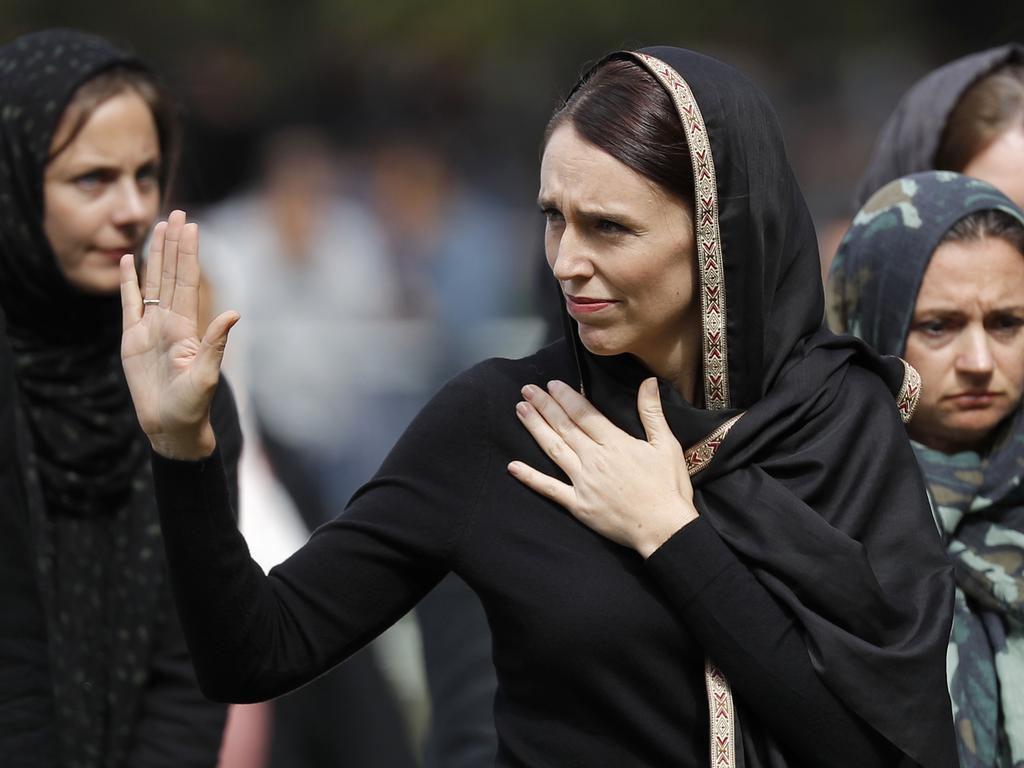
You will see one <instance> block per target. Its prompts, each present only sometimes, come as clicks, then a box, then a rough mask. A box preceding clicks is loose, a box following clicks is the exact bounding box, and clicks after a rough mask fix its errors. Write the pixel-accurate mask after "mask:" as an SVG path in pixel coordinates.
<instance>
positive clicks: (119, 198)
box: [112, 178, 150, 227]
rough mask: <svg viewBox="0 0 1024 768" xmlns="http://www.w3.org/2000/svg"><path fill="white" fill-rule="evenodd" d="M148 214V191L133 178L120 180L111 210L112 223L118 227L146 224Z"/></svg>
mask: <svg viewBox="0 0 1024 768" xmlns="http://www.w3.org/2000/svg"><path fill="white" fill-rule="evenodd" d="M149 216H150V205H149V193H148V190H146V189H143V188H142V187H141V186H140V185H139V183H138V181H137V180H136V179H134V178H128V179H123V180H121V181H120V182H119V183H118V185H117V189H116V190H115V199H114V205H113V211H112V218H113V221H114V224H115V225H117V226H118V227H135V226H139V225H144V224H148V218H149Z"/></svg>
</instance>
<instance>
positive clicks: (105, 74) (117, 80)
mask: <svg viewBox="0 0 1024 768" xmlns="http://www.w3.org/2000/svg"><path fill="white" fill-rule="evenodd" d="M126 91H132V92H134V93H136V94H138V95H139V97H140V98H141V99H142V100H143V101H144V102H145V103H146V106H148V107H149V110H150V112H152V113H153V122H154V123H155V124H156V132H157V138H158V139H159V141H160V189H161V190H162V191H163V193H164V195H166V194H167V191H168V189H169V187H170V185H171V182H172V180H173V172H174V168H175V166H176V165H177V159H178V150H179V141H180V137H179V130H178V120H177V113H176V110H175V107H174V104H173V102H172V101H171V98H170V96H169V95H168V94H167V92H166V91H165V90H164V88H163V86H162V85H161V84H160V83H159V81H157V79H156V78H155V77H154V76H153V75H152V74H150V73H149V72H148V71H146V70H144V69H139V68H136V67H112V68H110V69H105V70H103V71H102V72H100V73H99V74H97V75H96V76H95V77H92V78H90V79H89V80H86V81H85V82H84V83H82V84H81V85H80V86H78V88H77V89H76V90H75V92H74V94H72V96H71V99H70V100H69V101H68V104H67V106H66V107H65V108H64V112H63V114H62V115H61V122H63V120H64V119H65V118H66V117H70V118H71V121H72V122H71V131H70V132H69V133H68V135H67V136H66V137H64V140H63V141H62V142H61V144H60V146H58V147H55V148H54V149H53V150H52V151H51V152H50V159H51V160H52V159H53V158H55V157H56V156H57V155H59V154H60V153H61V152H63V151H64V150H65V149H67V148H68V146H69V145H70V144H71V142H73V141H74V140H75V138H76V137H77V136H78V134H79V133H80V132H81V130H82V128H83V127H85V124H86V122H88V120H89V118H90V116H92V113H93V112H95V111H96V108H97V107H99V106H100V104H102V103H103V102H105V101H107V100H108V99H111V98H113V97H114V96H118V95H120V94H122V93H125V92H126Z"/></svg>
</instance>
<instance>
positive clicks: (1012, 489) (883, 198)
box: [828, 172, 1024, 768]
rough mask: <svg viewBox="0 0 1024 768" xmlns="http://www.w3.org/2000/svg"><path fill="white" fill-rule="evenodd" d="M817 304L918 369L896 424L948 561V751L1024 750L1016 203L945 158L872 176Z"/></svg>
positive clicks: (1023, 335) (1015, 759)
mask: <svg viewBox="0 0 1024 768" xmlns="http://www.w3.org/2000/svg"><path fill="white" fill-rule="evenodd" d="M828 314H829V323H830V325H831V326H832V327H833V329H835V330H836V331H839V332H843V333H852V334H855V335H857V336H859V337H860V338H862V339H864V340H865V341H866V342H868V343H869V344H870V345H871V346H872V347H873V348H874V349H876V350H878V351H879V352H881V353H883V354H890V355H903V356H904V357H905V358H906V359H907V361H908V362H909V363H910V364H911V365H913V366H914V367H915V368H917V370H918V371H920V373H921V386H922V395H921V401H920V403H919V404H918V408H917V412H916V413H915V414H914V417H913V419H911V421H910V423H909V425H908V427H907V430H908V432H909V433H910V437H911V438H912V440H913V441H914V442H913V446H914V452H915V454H916V455H917V460H918V463H919V464H920V466H921V469H922V470H923V472H924V475H925V477H926V479H927V482H928V487H929V491H930V495H931V499H932V504H933V508H934V510H935V513H936V520H937V523H938V525H939V527H940V529H941V532H942V537H943V540H944V542H945V544H946V548H947V551H948V553H949V556H950V558H951V559H952V561H953V563H954V564H955V574H956V582H957V589H956V603H955V606H956V607H955V613H954V619H953V632H952V635H951V637H950V641H949V652H948V664H947V673H948V684H949V692H950V697H951V699H952V704H953V717H954V720H955V724H956V733H957V737H958V744H959V751H960V765H961V766H962V768H1012V767H1013V766H1020V765H1024V707H1022V701H1024V700H1022V691H1024V484H1022V482H1021V481H1022V479H1024V412H1022V408H1021V394H1022V392H1024V212H1022V211H1021V210H1020V208H1018V207H1017V206H1016V205H1015V204H1014V203H1013V202H1011V200H1010V199H1009V198H1008V197H1007V196H1006V195H1004V194H1002V193H1001V192H998V191H997V190H996V189H995V188H994V187H992V186H990V185H989V184H986V183H984V182H982V181H979V180H977V179H971V178H968V177H966V176H961V175H959V174H954V173H948V172H925V173H918V174H914V175H911V176H907V177H904V178H902V179H899V180H897V181H893V182H891V183H889V184H887V185H885V186H884V187H882V189H880V190H879V191H878V192H876V193H875V194H874V195H872V197H871V198H870V199H869V200H868V201H867V203H865V205H864V207H863V208H862V209H861V210H860V212H858V213H857V215H856V217H855V218H854V220H853V225H852V227H851V228H850V230H849V232H848V233H847V235H846V237H845V239H844V240H843V242H842V245H841V246H840V249H839V253H838V254H837V256H836V259H835V261H834V262H833V265H832V273H831V276H830V280H829V313H828Z"/></svg>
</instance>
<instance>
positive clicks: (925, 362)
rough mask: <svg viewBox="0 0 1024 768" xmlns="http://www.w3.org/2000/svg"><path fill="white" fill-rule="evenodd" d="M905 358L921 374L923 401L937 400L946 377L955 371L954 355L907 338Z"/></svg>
mask: <svg viewBox="0 0 1024 768" xmlns="http://www.w3.org/2000/svg"><path fill="white" fill-rule="evenodd" d="M903 358H904V359H905V360H906V361H907V362H908V363H910V364H911V365H912V366H914V368H916V369H917V372H918V373H919V374H921V401H922V403H926V402H935V401H936V400H938V399H939V397H940V396H941V393H942V389H943V386H944V384H945V379H946V378H947V377H948V376H949V375H950V373H951V372H952V371H953V357H952V355H951V354H949V353H948V352H947V351H946V350H945V349H932V348H930V347H928V346H927V345H925V344H921V343H919V342H915V341H914V340H913V338H911V339H908V340H907V347H906V349H905V350H904V352H903Z"/></svg>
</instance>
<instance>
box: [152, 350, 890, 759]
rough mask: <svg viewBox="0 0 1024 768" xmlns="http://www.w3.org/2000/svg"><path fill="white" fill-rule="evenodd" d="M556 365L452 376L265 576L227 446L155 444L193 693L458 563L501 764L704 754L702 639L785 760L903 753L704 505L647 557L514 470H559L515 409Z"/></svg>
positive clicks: (261, 667) (501, 364)
mask: <svg viewBox="0 0 1024 768" xmlns="http://www.w3.org/2000/svg"><path fill="white" fill-rule="evenodd" d="M568 359H569V356H568V354H567V353H566V350H565V348H564V346H563V345H562V344H556V345H553V346H552V347H548V348H547V349H545V350H542V351H541V352H539V353H537V354H536V355H534V356H532V357H529V358H526V359H523V360H519V361H507V360H491V361H488V362H485V363H482V364H480V365H478V366H477V367H475V368H473V369H471V370H470V371H468V372H466V373H464V374H462V375H461V376H459V377H458V378H456V379H455V380H454V381H452V382H451V383H449V384H448V385H447V386H446V387H445V388H444V389H442V391H441V392H440V393H439V394H438V395H436V396H435V398H434V399H433V401H432V402H431V403H430V404H429V405H428V406H427V407H426V408H424V410H423V411H422V412H421V413H420V415H419V416H418V417H417V418H416V420H415V421H414V422H413V424H412V425H411V426H410V427H409V429H408V430H407V432H406V433H405V435H404V436H403V437H402V438H401V440H400V441H399V442H398V444H397V445H396V447H395V448H394V450H393V451H392V453H391V455H390V456H389V457H388V458H387V460H386V461H385V462H384V464H383V466H382V467H381V469H380V470H379V472H378V473H377V475H376V476H375V477H374V478H373V479H372V480H371V481H370V482H369V483H368V484H367V485H365V486H364V487H363V488H362V489H361V490H360V491H359V492H358V493H357V494H356V495H355V496H354V497H353V499H352V501H351V502H350V504H349V506H348V508H347V509H346V510H345V511H344V512H343V513H342V514H341V515H339V516H338V517H337V518H336V519H335V520H334V521H332V522H330V523H328V524H326V525H324V526H323V527H321V528H320V529H319V530H317V531H316V533H314V534H313V536H312V538H311V539H310V540H309V542H308V543H307V544H306V545H305V546H304V547H302V549H300V550H299V551H298V552H297V553H296V554H294V555H293V556H292V557H291V558H289V559H288V560H287V561H285V562H284V563H282V564H280V565H278V566H277V567H275V568H274V569H272V570H271V571H270V573H269V574H267V575H264V574H263V572H262V570H261V569H260V568H259V566H258V565H256V563H254V562H253V561H252V560H251V559H250V558H249V555H248V553H247V550H246V547H245V543H244V541H243V539H242V538H241V536H240V535H239V533H238V531H237V529H236V527H235V524H234V521H233V517H232V512H231V509H230V504H229V501H228V497H227V494H226V492H225V483H224V473H223V470H222V469H221V464H220V459H219V454H218V453H216V452H215V453H214V455H213V456H212V457H210V458H208V459H206V460H204V461H198V462H176V461H170V460H167V459H164V458H162V457H160V456H154V458H153V465H154V475H155V478H156V489H157V497H158V501H159V505H160V511H161V519H162V525H163V531H164V538H165V544H166V547H167V554H168V561H169V564H170V568H171V574H172V580H173V584H174V588H175V591H176V596H177V600H178V605H179V612H180V613H181V616H182V621H183V625H184V628H185V631H186V634H187V636H188V639H189V643H190V646H191V649H192V653H193V659H194V661H195V664H196V667H197V672H198V677H199V680H200V684H201V686H202V688H203V690H204V692H205V693H206V694H207V695H208V696H210V697H212V698H214V699H219V700H225V701H236V702H248V701H258V700H262V699H267V698H271V697H273V696H277V695H279V694H281V693H284V692H285V691H288V690H291V689H293V688H295V687H297V686H299V685H301V684H303V683H305V682H307V681H309V680H310V679H312V678H313V677H315V676H317V675H319V674H320V673H322V672H324V671H325V670H326V669H328V668H329V667H331V666H332V665H334V664H337V663H338V662H340V661H341V660H343V659H344V658H345V657H346V656H348V655H349V654H351V653H352V652H354V651H355V650H357V649H358V648H360V647H361V646H362V645H364V644H365V643H367V642H368V641H369V640H371V639H372V638H373V637H375V636H376V635H377V634H379V633H380V632H381V631H383V630H384V629H385V628H387V627H388V626H389V625H390V624H391V623H392V622H394V621H395V620H397V619H398V618H399V617H400V616H402V615H403V614H405V613H406V612H407V611H408V610H409V609H410V608H411V607H412V606H414V605H415V604H416V602H417V601H418V600H419V599H420V598H422V597H423V596H424V595H425V594H426V593H427V592H428V591H429V590H430V589H431V588H432V587H434V585H436V584H437V583H438V581H439V580H440V579H441V578H442V577H443V576H444V575H445V574H446V573H448V572H449V571H454V572H456V573H458V574H459V575H460V576H461V577H462V578H463V579H464V580H465V581H466V583H468V584H469V585H470V586H471V587H472V588H473V589H474V590H475V591H476V592H477V594H478V595H479V596H480V599H481V601H482V602H483V605H484V608H485V610H486V612H487V616H488V619H489V621H490V625H491V630H492V633H493V638H494V641H493V655H494V663H495V667H496V669H497V674H498V682H499V688H498V693H497V698H496V702H495V720H496V726H497V730H498V735H499V739H500V747H499V756H498V764H499V765H501V766H558V767H559V768H566V767H567V766H587V767H588V768H593V767H594V766H616V767H617V768H619V767H621V766H658V767H659V768H662V767H663V766H697V765H707V764H708V758H709V747H708V712H707V709H708V707H707V696H706V693H705V688H704V660H705V655H709V656H710V657H712V658H713V659H714V661H715V662H716V663H717V664H718V666H719V667H720V668H721V669H722V671H723V672H724V673H725V674H726V676H727V677H728V679H729V680H730V682H731V685H732V688H733V694H734V696H735V699H736V701H737V704H738V705H739V707H740V709H741V711H742V712H743V717H747V718H751V719H750V720H748V721H747V722H748V723H749V724H750V726H752V725H753V724H754V722H755V721H756V727H757V728H758V729H759V730H764V731H767V732H768V733H770V734H771V735H772V736H773V738H774V740H775V741H776V742H778V743H779V744H780V745H781V746H782V748H783V750H784V751H785V752H786V754H787V755H788V756H789V758H788V759H787V764H788V765H799V764H809V765H829V766H857V768H868V767H870V766H881V765H895V764H897V763H898V760H899V757H898V755H896V754H895V753H896V750H895V749H894V748H892V747H891V746H890V745H889V744H888V742H886V741H885V740H884V739H883V738H882V737H880V736H879V735H878V734H877V733H875V732H874V731H873V730H871V729H870V728H869V727H868V726H867V725H865V724H864V723H863V722H862V721H861V720H860V719H859V718H858V717H856V716H855V715H854V714H852V713H851V712H850V711H849V710H848V709H847V708H846V707H845V705H844V704H843V703H842V702H840V701H839V700H838V699H837V698H836V697H835V696H834V695H833V694H832V693H831V692H830V691H829V689H828V688H826V687H825V685H824V684H823V683H822V681H821V680H820V678H819V676H818V675H817V673H816V672H815V671H814V669H813V667H812V665H811V661H810V658H809V656H808V652H807V649H806V646H805V644H804V641H803V639H802V636H801V630H800V627H799V626H798V625H797V624H796V623H794V621H793V620H792V619H791V617H790V616H789V615H788V613H787V612H786V611H785V610H784V609H783V608H782V607H781V606H780V605H779V604H778V603H777V601H776V600H775V599H774V598H773V597H772V596H771V595H770V593H769V592H768V591H767V590H766V589H765V588H764V587H763V586H762V585H761V584H760V583H759V582H758V581H757V580H756V579H755V578H754V577H753V575H752V574H751V572H750V571H749V570H748V568H747V567H746V566H745V565H744V563H743V562H742V561H741V560H740V559H738V557H737V556H736V555H735V554H734V553H733V552H732V551H731V550H730V549H729V547H728V546H726V544H725V543H724V542H723V541H722V540H721V539H720V538H719V537H718V535H717V534H716V533H715V530H714V529H713V527H712V526H711V525H710V524H709V523H707V522H706V521H705V520H704V519H699V520H697V521H695V522H693V523H691V524H690V525H688V526H686V527H685V528H683V529H682V530H681V531H679V532H678V533H677V534H676V535H675V536H673V537H672V538H671V539H670V540H669V541H667V542H666V543H665V544H664V545H663V546H662V547H661V548H660V549H659V550H658V551H657V552H655V553H654V555H652V556H651V557H650V558H649V559H648V560H647V561H644V559H643V558H641V557H640V556H639V555H638V554H636V553H635V552H634V551H632V550H630V549H626V548H624V547H621V546H619V545H616V544H614V543H612V542H611V541H609V540H607V539H605V538H603V537H601V536H600V535H598V534H596V533H594V532H593V531H591V530H589V529H588V528H586V527H585V526H584V525H582V524H581V523H579V522H577V521H576V520H575V519H574V518H573V517H572V515H570V514H569V513H568V512H567V511H566V510H564V509H562V508H560V507H559V506H557V505H556V504H553V503H551V502H549V501H547V500H545V499H543V498H541V497H539V496H537V495H536V494H534V493H532V492H531V491H530V490H528V489H527V488H526V487H524V486H523V485H521V484H520V483H519V482H518V481H516V480H515V479H513V478H512V477H511V476H510V475H509V474H508V472H507V471H506V465H507V463H508V462H509V461H510V460H512V459H521V460H524V461H526V462H527V463H529V464H531V465H533V466H534V467H537V468H539V469H540V470H542V471H545V472H548V473H550V474H557V470H556V469H555V467H554V465H553V464H552V463H551V462H550V461H549V460H548V459H547V458H546V457H545V456H544V454H543V453H542V452H541V450H540V449H539V448H538V447H537V446H536V445H535V444H534V441H533V440H532V438H531V437H530V435H529V434H528V433H527V432H526V431H525V429H523V427H522V426H521V425H520V423H519V422H518V420H517V419H516V417H515V414H514V406H515V404H516V402H518V401H519V400H520V399H521V396H520V394H519V391H520V387H522V386H523V385H524V384H526V383H528V382H532V383H536V384H539V385H544V384H545V383H546V382H547V381H549V380H550V379H554V378H559V379H562V380H572V372H571V371H570V370H569V367H568V364H567V362H566V361H567V360H568ZM750 503H751V504H756V503H757V500H756V499H751V500H750ZM698 511H699V501H698ZM339 716H340V715H339ZM740 726H741V728H742V727H743V720H742V719H741V723H740ZM748 764H749V763H748Z"/></svg>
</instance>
